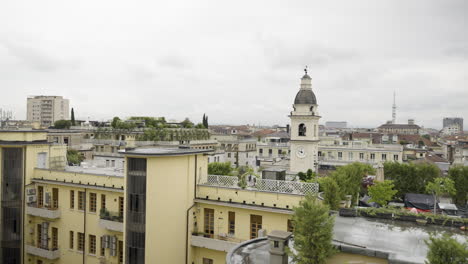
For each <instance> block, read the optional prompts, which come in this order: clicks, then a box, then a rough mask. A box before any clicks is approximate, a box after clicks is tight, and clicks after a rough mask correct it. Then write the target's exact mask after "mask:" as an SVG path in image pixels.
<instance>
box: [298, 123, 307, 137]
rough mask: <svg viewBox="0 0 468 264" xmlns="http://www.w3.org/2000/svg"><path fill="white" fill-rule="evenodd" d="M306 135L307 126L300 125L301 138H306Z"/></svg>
mask: <svg viewBox="0 0 468 264" xmlns="http://www.w3.org/2000/svg"><path fill="white" fill-rule="evenodd" d="M305 135H306V126H305V125H304V124H300V125H299V136H300V137H305Z"/></svg>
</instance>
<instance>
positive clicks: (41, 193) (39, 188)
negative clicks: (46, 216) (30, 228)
mask: <svg viewBox="0 0 468 264" xmlns="http://www.w3.org/2000/svg"><path fill="white" fill-rule="evenodd" d="M43 206H44V187H43V186H37V207H43Z"/></svg>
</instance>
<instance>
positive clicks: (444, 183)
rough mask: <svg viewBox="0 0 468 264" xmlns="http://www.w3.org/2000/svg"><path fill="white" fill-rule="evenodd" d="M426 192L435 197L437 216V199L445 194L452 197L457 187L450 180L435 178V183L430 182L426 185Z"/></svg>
mask: <svg viewBox="0 0 468 264" xmlns="http://www.w3.org/2000/svg"><path fill="white" fill-rule="evenodd" d="M426 191H427V192H428V193H432V195H434V214H435V213H436V209H437V198H438V197H439V196H440V195H441V194H443V193H447V194H450V195H453V194H455V187H454V186H453V181H452V179H450V178H435V179H434V181H432V182H429V183H428V184H427V185H426Z"/></svg>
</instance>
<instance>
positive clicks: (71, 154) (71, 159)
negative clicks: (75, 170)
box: [67, 149, 84, 164]
mask: <svg viewBox="0 0 468 264" xmlns="http://www.w3.org/2000/svg"><path fill="white" fill-rule="evenodd" d="M83 160H84V156H83V155H82V154H81V153H79V152H78V151H76V150H74V149H69V150H68V151H67V161H68V164H80V163H81V162H82V161H83Z"/></svg>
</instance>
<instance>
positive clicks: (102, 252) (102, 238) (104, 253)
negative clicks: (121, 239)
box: [100, 236, 106, 256]
mask: <svg viewBox="0 0 468 264" xmlns="http://www.w3.org/2000/svg"><path fill="white" fill-rule="evenodd" d="M105 239H106V236H101V250H100V251H101V252H100V253H101V256H105V255H106V242H105V241H104V240H105Z"/></svg>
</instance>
